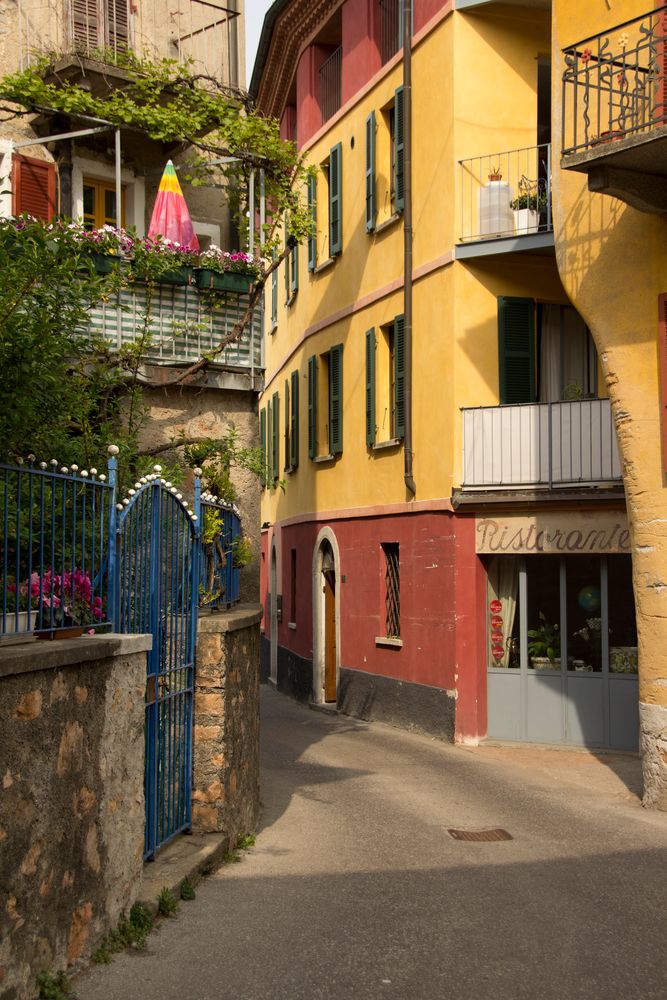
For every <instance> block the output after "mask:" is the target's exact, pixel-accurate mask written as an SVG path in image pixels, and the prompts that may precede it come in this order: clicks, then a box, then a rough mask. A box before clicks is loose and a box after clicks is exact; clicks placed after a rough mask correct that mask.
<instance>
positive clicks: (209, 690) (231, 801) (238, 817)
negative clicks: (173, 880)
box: [192, 604, 262, 844]
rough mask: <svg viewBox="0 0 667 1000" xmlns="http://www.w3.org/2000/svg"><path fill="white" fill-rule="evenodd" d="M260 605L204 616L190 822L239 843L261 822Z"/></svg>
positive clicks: (199, 646) (199, 829) (202, 830)
mask: <svg viewBox="0 0 667 1000" xmlns="http://www.w3.org/2000/svg"><path fill="white" fill-rule="evenodd" d="M261 614H262V609H261V607H260V605H257V604H252V605H239V606H237V607H235V608H234V609H233V610H231V611H224V612H215V613H213V614H210V615H203V616H201V617H200V619H199V632H198V639H197V674H196V678H195V707H194V776H193V796H192V798H193V803H192V824H193V830H194V832H196V833H225V834H226V835H227V836H228V838H229V841H230V843H232V844H234V843H236V841H237V840H238V838H239V837H240V836H243V835H244V834H246V833H250V832H252V831H253V830H254V829H255V828H256V825H257V821H258V818H259V622H260V618H261Z"/></svg>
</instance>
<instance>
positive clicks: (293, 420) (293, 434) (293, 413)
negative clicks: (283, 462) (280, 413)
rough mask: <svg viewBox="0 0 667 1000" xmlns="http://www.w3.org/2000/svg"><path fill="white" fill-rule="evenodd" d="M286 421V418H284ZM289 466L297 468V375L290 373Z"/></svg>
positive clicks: (296, 372)
mask: <svg viewBox="0 0 667 1000" xmlns="http://www.w3.org/2000/svg"><path fill="white" fill-rule="evenodd" d="M285 419H287V418H285ZM289 440H290V465H291V466H292V468H293V469H296V468H298V466H299V373H298V371H294V372H292V395H291V410H290V432H289Z"/></svg>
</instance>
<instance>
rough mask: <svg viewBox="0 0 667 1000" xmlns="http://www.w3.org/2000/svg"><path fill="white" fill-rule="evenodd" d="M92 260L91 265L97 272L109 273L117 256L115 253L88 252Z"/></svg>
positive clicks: (114, 264) (117, 259)
mask: <svg viewBox="0 0 667 1000" xmlns="http://www.w3.org/2000/svg"><path fill="white" fill-rule="evenodd" d="M88 256H89V257H90V259H91V260H92V262H93V267H94V268H95V270H96V271H97V273H98V274H111V272H112V271H113V269H114V267H115V266H116V264H118V261H119V258H118V257H117V256H116V255H115V254H108V253H95V252H93V253H90V254H89V255H88Z"/></svg>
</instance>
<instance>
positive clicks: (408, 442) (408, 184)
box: [403, 0, 417, 496]
mask: <svg viewBox="0 0 667 1000" xmlns="http://www.w3.org/2000/svg"><path fill="white" fill-rule="evenodd" d="M403 125H404V130H405V132H404V137H403V184H404V195H405V202H404V208H403V296H404V301H403V317H404V324H405V327H404V348H405V369H404V378H405V438H404V440H403V479H404V481H405V486H406V488H407V489H408V491H409V492H410V493H411V494H412V496H415V494H416V493H417V484H416V483H415V481H414V479H413V477H412V0H403Z"/></svg>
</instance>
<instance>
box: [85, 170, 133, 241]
mask: <svg viewBox="0 0 667 1000" xmlns="http://www.w3.org/2000/svg"><path fill="white" fill-rule="evenodd" d="M121 218H122V223H121V225H123V226H124V225H125V191H124V190H121ZM83 224H84V226H85V227H86V229H101V228H102V226H116V225H117V224H118V223H117V220H116V185H115V184H112V183H110V182H109V181H98V180H94V179H93V178H91V177H84V178H83Z"/></svg>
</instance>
